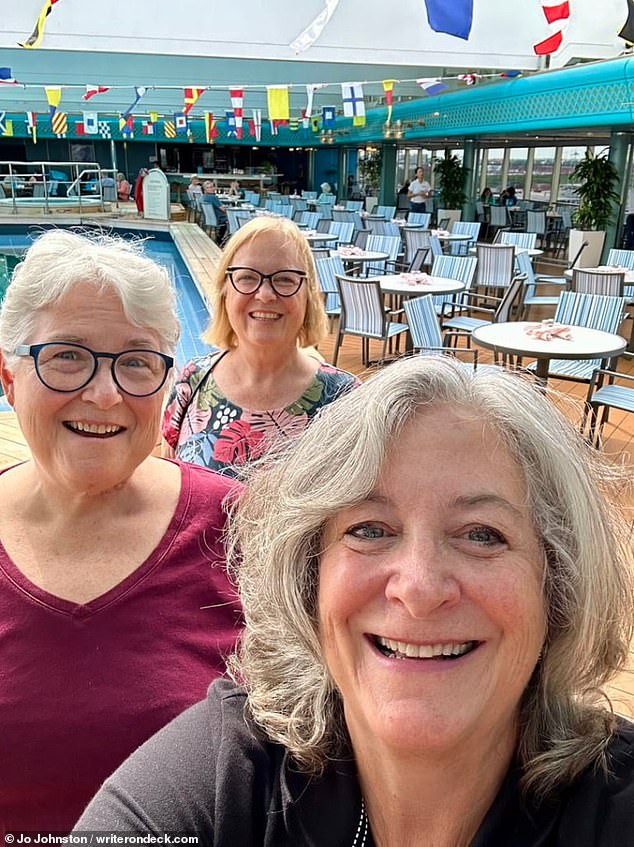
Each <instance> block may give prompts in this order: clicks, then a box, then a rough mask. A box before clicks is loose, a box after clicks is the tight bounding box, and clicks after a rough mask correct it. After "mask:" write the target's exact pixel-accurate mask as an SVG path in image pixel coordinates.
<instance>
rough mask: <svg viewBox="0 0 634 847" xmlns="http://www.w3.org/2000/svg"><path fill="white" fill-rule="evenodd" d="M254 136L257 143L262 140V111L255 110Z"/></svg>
mask: <svg viewBox="0 0 634 847" xmlns="http://www.w3.org/2000/svg"><path fill="white" fill-rule="evenodd" d="M253 135H255V140H256V141H261V140H262V109H254V110H253Z"/></svg>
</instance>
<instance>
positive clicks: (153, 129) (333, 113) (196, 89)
mask: <svg viewBox="0 0 634 847" xmlns="http://www.w3.org/2000/svg"><path fill="white" fill-rule="evenodd" d="M544 2H546V0H544ZM521 75H522V72H521V71H517V70H509V71H504V72H503V73H489V74H477V73H466V74H458V75H455V76H448V77H442V78H441V77H425V78H419V79H416V80H396V79H389V80H383V81H382V82H376V81H369V82H368V81H365V82H343V83H308V84H302V85H301V86H300V85H298V84H288V85H250V86H235V87H233V86H232V87H229V88H227V87H226V86H187V87H179V86H134V87H133V89H134V96H133V99H132V102H131V103H130V105H129V106H128V107H127V108H126V109H125V110H124V111H123V112H121V113H119V114H117V115H116V118H117V120H118V129H119V133H120V134H121V137H122V138H124V139H131V138H134V133H135V118H138V119H140V120H141V124H140V130H139V128H138V127H137V129H136V131H137V132H139V131H140V133H141V134H142V135H145V136H152V135H159V133H160V130H161V129H162V131H163V135H164V137H165V138H168V139H176V138H178V137H179V136H188V137H191V135H192V132H191V125H190V120H191V119H193V118H196V117H198V118H200V117H203V119H204V129H205V140H206V141H207V143H210V144H212V143H213V142H214V140H215V139H216V138H218V137H219V134H220V131H219V127H218V123H219V120H220V122H221V123H222V124H223V125H224V129H225V133H226V135H227V137H229V138H235V139H237V140H241V139H243V138H244V135H245V132H248V133H249V134H250V135H251V136H253V137H254V138H255V139H256V140H257V141H260V139H261V133H262V110H261V109H252V112H251V113H252V118H251V119H250V120H247V121H246V122H245V101H247V100H248V94H249V92H250V91H256V90H259V91H261V90H266V95H267V112H268V116H267V117H268V122H269V126H270V131H271V134H272V135H277V133H278V130H279V128H280V127H281V126H286V127H288V128H289V129H290V131H291V132H295V131H297V130H299V129H300V127H301V128H302V129H304V130H312V132H315V133H317V132H320V131H321V130H323V129H326V130H329V129H334V128H335V126H336V121H337V117H338V116H341V115H342V114H343V117H344V118H350V119H351V121H352V125H353V126H356V127H361V126H364V125H365V123H366V99H365V97H366V92H365V89H366V88H367V87H368V86H375V87H376V86H378V85H380V86H381V89H382V90H381V96H382V100H383V102H384V104H385V106H386V107H387V120H386V126H388V127H389V126H390V124H391V120H392V108H393V105H394V102H395V93H396V92H397V89H398V86H399V85H400V84H402V83H411V82H415V83H416V84H417V85H418V86H419V88H420V90H421V92H423V93H424V94H426V95H427V96H435V95H438V94H441V93H443V92H445V91H448V90H449V89H450V85H449V84H448V83H449V82H450V81H454V82H456V83H459V84H464V85H467V86H472V85H475V84H476V83H477V82H479V81H480V80H481V79H485V78H489V79H490V78H494V77H498V78H499V77H504V78H507V79H512V78H515V77H518V76H521ZM1 85H14V86H15V85H17V86H21V87H22V88H25V89H26V88H29V89H32V88H44V93H45V95H46V100H47V104H48V116H49V120H50V127H51V129H52V131H53V133H54V134H55V135H57V136H58V137H64V136H65V135H66V134H68V132H69V121H68V118H69V116H68V114H67V113H66V112H65V111H62V110H61V109H60V105H61V102H62V98H63V93H64V90H65V89H77V88H83V89H84V93H83V94H82V99H83V100H85V101H86V102H91V101H92V100H93V98H95V97H98V96H101V95H104V94H106V93H108V92H112V91H120V90H127V89H128V88H129V87H130V86H103V85H96V84H88V85H77V84H71V85H44V86H42V85H38V84H34V83H29V84H24V83H20V82H19V81H18V80H16V78H15V77H14V75H13V71H12V69H11V68H9V67H0V86H1ZM328 88H339V89H340V102H337V103H335V102H333V103H332V104H331V105H327V106H322V107H321V108H320V109H319V111H318V113H317V114H315V109H314V96H315V92H317V91H321V90H323V89H328ZM297 89H304V90H305V94H306V101H305V103H306V105H305V107H304V108H302V109H301V110H300V112H299V113H297V112H296V113H295V114H294V115H293V114H292V110H291V92H292V91H293V90H297ZM157 90H158V91H160V90H180V91H182V93H183V107H182V110H180V111H179V112H176V113H174V114H173V115H170V116H164V115H160V114H159V113H158V112H155V111H151V112H150V113H149V114H142V115H139V114H136V113H137V112H138V106H139V103H140V102H141V100H142V98H144V97H146V96H147V95H148V93H149V92H152V91H157ZM212 90H213V91H226V92H227V94H228V101H229V103H230V105H231V108H230V109H229V108H227V109H226V110H225V112H224V115H223V116H222V117H221V118H218V117H214V114H213V113H212V112H209V111H205V112H204V113H203V114H202V115H194V114H192V111H193V109H194V108H195V107H196V106H198V104H199V101H200V100H201V98H203V97H204V95H205V93H206V92H207V91H212ZM334 99H335V98H334V97H333V100H334ZM91 105H92V102H91ZM203 105H204V101H203ZM373 105H376V102H375V101H374V100H373ZM1 114H5V113H1ZM26 115H27V125H26V128H27V131H28V133H29V134H30V135H31V136H32V138H33V141H34V142H36V141H37V114H36V113H35V112H27V113H26ZM107 117H108V115H107V114H104V112H101V116H100V117H99V116H98V112H96V111H84V112H83V114H82V115H81V119H79V120H76V122H75V124H74V127H73V129H74V132H75V134H79V135H101V137H104V138H111V137H112V128H111V126H110V123H109V122H108V121H107V120H106V118H107ZM10 123H11V122H7V121H6V114H5V121H4V123H2V124H0V136H2V135H8V134H9V130H10V127H9V124H10Z"/></svg>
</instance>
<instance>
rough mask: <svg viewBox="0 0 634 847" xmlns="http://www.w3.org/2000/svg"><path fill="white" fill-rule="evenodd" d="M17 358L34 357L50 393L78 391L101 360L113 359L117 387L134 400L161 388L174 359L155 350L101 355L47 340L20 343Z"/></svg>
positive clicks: (114, 378)
mask: <svg viewBox="0 0 634 847" xmlns="http://www.w3.org/2000/svg"><path fill="white" fill-rule="evenodd" d="M15 355H16V356H32V357H33V360H34V361H35V370H36V373H37V375H38V377H39V379H40V382H41V383H42V384H43V385H45V386H46V387H47V388H50V389H51V391H62V392H65V391H68V392H70V391H79V389H80V388H84V387H85V386H86V385H88V383H89V382H90V380H91V379H92V378H93V377H94V375H95V374H96V373H97V368H98V367H99V359H111V360H112V364H111V366H110V371H111V373H112V378H113V380H114V382H115V385H116V386H117V388H119V389H121V391H123V392H124V393H125V394H130V395H131V396H132V397H149V396H150V394H156V392H157V391H158V390H159V389H160V388H162V386H163V384H164V383H165V380H166V379H167V374H168V373H169V370H170V368H172V367H174V359H173V358H172V357H171V356H166V355H165V354H164V353H159V352H157V351H156V350H124V351H123V352H122V353H98V352H96V351H95V350H91V349H90V348H89V347H84V346H83V344H66V343H64V342H60V341H47V342H46V343H44V344H30V345H29V344H21V345H20V346H19V347H17V348H16V350H15Z"/></svg>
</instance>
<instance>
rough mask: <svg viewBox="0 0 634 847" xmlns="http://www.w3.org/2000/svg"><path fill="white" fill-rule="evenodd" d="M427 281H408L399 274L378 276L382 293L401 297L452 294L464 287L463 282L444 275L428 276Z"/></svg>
mask: <svg viewBox="0 0 634 847" xmlns="http://www.w3.org/2000/svg"><path fill="white" fill-rule="evenodd" d="M428 280H429V282H417V283H413V282H408V281H407V279H404V278H403V276H402V275H401V274H386V275H385V276H382V277H379V282H380V285H381V291H382V292H383V293H384V294H398V295H399V296H401V297H420V296H422V295H423V294H434V295H437V294H454V293H455V292H456V291H462V290H463V289H464V287H465V286H464V282H461V281H460V280H459V279H450V278H449V277H445V276H429V277H428Z"/></svg>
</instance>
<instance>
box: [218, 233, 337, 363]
mask: <svg viewBox="0 0 634 847" xmlns="http://www.w3.org/2000/svg"><path fill="white" fill-rule="evenodd" d="M270 235H275V236H276V237H278V238H280V239H281V240H282V243H283V245H284V247H286V246H288V245H292V246H293V247H294V248H295V249H296V251H297V254H298V256H299V259H300V262H301V265H302V268H301V270H304V271H305V272H306V283H305V285H306V293H307V295H308V296H307V301H306V314H305V315H304V322H303V324H302V328H301V330H300V333H299V338H298V342H299V344H300V346H302V347H309V346H311V345H315V344H319V342H320V341H321V340H322V339H323V337H324V336H325V334H326V331H327V318H326V313H325V311H324V302H323V296H322V294H321V290H320V288H319V283H318V281H317V271H316V269H315V260H314V259H313V254H312V252H311V250H310V246H309V244H308V241H307V240H306V239H305V238H304V236H303V235H302V232H301V230H300V229H299V227H298V226H297V225H296V224H294V223H293V221H291V220H289V219H288V218H273V217H261V218H253V219H252V220H250V221H248V222H247V223H245V224H244V225H243V226H242V227H240V229H239V230H238V231H237V232H235V233H234V234H233V235H232V236H231V238H230V239H229V241H228V242H227V244H226V246H225V248H224V250H223V253H222V259H221V260H220V264H219V265H218V267H217V269H216V274H215V277H214V281H213V283H212V285H213V288H212V303H213V317H212V319H211V322H210V324H209V326H208V327H207V330H206V331H205V333H204V335H203V340H204V341H206V342H207V343H209V344H213V345H215V346H217V347H221V348H223V349H227V348H229V347H236V346H237V344H238V339H237V336H236V334H235V331H234V329H233V327H232V326H231V323H230V321H229V316H228V315H227V309H226V305H225V291H226V284H227V268H229V267H231V264H232V262H233V257H234V256H235V254H236V253H237V251H238V250H239V249H240V248H241V247H244V245H245V244H248V243H249V242H251V241H253V240H255V239H256V238H257V239H266V238H267V237H268V236H270ZM298 270H300V269H298Z"/></svg>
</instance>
